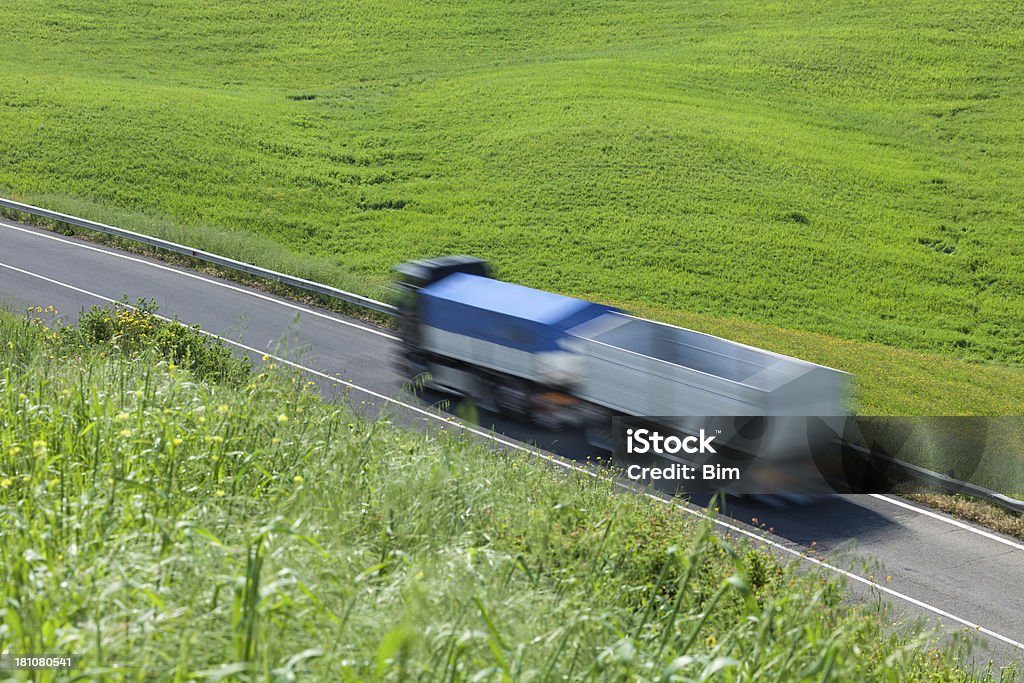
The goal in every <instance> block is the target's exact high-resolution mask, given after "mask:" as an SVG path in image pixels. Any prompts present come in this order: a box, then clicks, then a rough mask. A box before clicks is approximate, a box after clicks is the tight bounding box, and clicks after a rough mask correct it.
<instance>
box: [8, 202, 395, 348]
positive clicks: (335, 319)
mask: <svg viewBox="0 0 1024 683" xmlns="http://www.w3.org/2000/svg"><path fill="white" fill-rule="evenodd" d="M0 226H3V227H5V228H10V229H11V230H17V231H18V232H23V233H25V234H27V235H33V236H35V237H40V238H42V239H47V240H53V241H55V242H62V243H64V244H67V245H70V246H73V247H81V248H82V249H88V250H90V251H97V252H99V253H101V254H106V255H108V256H114V257H116V258H120V259H124V260H126V261H134V262H135V263H141V264H143V265H146V266H152V267H153V268H159V269H160V270H166V271H170V272H172V273H176V274H177V275H183V276H185V277H190V278H192V279H193V280H200V281H202V282H205V283H207V284H210V285H215V286H217V287H223V288H224V289H230V290H231V291H233V292H239V293H241V294H247V295H248V296H252V297H255V298H257V299H262V300H264V301H270V302H272V303H275V304H280V305H281V306H285V307H287V308H291V309H293V310H296V311H301V312H303V313H308V314H310V315H315V316H317V317H318V318H324V319H325V320H330V321H331V322H335V323H340V324H342V325H348V326H349V327H354V328H356V329H359V330H363V331H364V332H369V333H370V334H375V335H377V336H378V337H384V338H386V339H395V340H397V339H398V337H396V336H395V335H393V334H388V333H387V332H385V331H383V330H379V329H377V328H375V327H369V326H367V325H360V324H359V323H354V322H352V321H350V320H345V319H344V318H340V317H337V316H333V315H328V314H327V313H324V312H323V311H318V310H316V309H315V308H310V307H308V306H302V305H300V304H296V303H292V302H291V301H284V300H282V299H278V298H275V297H272V296H267V295H266V294H262V293H260V292H257V291H255V290H253V289H250V288H246V287H238V286H235V285H231V284H228V283H227V282H224V281H222V280H215V279H212V278H208V277H204V276H202V275H199V274H197V273H192V272H189V271H187V270H182V269H180V268H172V267H171V266H165V265H163V264H162V263H153V262H152V261H147V260H146V259H141V258H136V257H135V256H129V255H128V254H122V253H119V252H116V251H110V250H109V249H101V248H100V247H94V246H92V245H91V244H85V243H83V242H80V241H78V240H70V239H67V238H66V237H58V236H57V235H47V234H45V233H41V232H39V231H38V230H29V229H28V228H23V227H21V226H19V225H12V224H10V223H7V222H4V221H0Z"/></svg>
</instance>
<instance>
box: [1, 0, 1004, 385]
mask: <svg viewBox="0 0 1024 683" xmlns="http://www.w3.org/2000/svg"><path fill="white" fill-rule="evenodd" d="M0 18H2V19H3V21H4V25H5V26H6V27H7V28H6V31H5V40H4V41H3V43H2V44H0V64H2V67H3V68H2V69H0V149H2V150H3V154H2V157H0V190H2V191H3V192H4V193H5V194H8V195H16V196H20V197H24V198H27V199H32V200H37V201H40V202H44V203H46V204H48V205H50V206H53V207H55V208H59V209H61V208H63V209H81V208H82V207H83V206H84V207H88V206H89V205H90V204H91V203H94V204H95V205H96V206H97V207H100V208H99V210H98V211H99V213H101V214H102V211H103V210H105V209H107V208H111V209H115V210H121V211H123V212H124V216H126V218H125V220H122V221H121V222H122V223H125V224H127V225H129V226H132V225H136V224H138V225H146V224H147V223H148V222H149V221H152V220H154V219H160V218H166V219H167V220H168V221H169V222H170V223H171V224H172V225H173V226H174V227H173V231H177V232H179V233H180V234H183V235H187V236H189V237H190V238H192V237H195V239H192V241H194V242H197V243H199V244H201V245H203V246H209V245H230V244H233V245H235V247H234V249H233V251H234V255H238V256H246V255H250V256H252V260H256V261H261V262H263V261H271V262H272V261H275V260H281V259H284V260H286V261H288V260H290V261H293V262H295V263H300V262H301V261H302V260H303V259H305V258H306V257H316V258H317V261H316V263H317V269H319V270H321V271H324V272H325V273H327V272H332V273H333V275H331V276H330V279H332V280H333V281H346V282H352V281H357V282H361V283H362V285H361V287H360V288H361V289H362V290H363V291H369V290H373V288H374V287H375V286H379V285H380V284H381V283H382V282H384V280H385V278H386V277H387V270H388V268H389V267H390V266H391V265H392V264H394V263H395V262H398V261H400V260H403V259H406V258H410V257H419V256H425V255H434V254H439V253H446V252H471V253H474V254H479V255H481V256H486V257H489V258H491V259H493V260H494V261H495V262H496V263H497V265H498V267H499V269H500V271H501V273H502V274H503V275H504V276H506V277H508V278H510V279H513V280H516V281H519V282H523V283H526V284H530V285H535V286H540V287H544V288H549V289H554V290H558V291H563V292H568V293H573V294H579V295H585V296H588V297H591V298H595V299H600V300H606V301H614V302H620V303H622V304H625V305H627V306H631V307H644V308H645V309H648V310H650V311H653V312H654V313H655V314H658V315H659V317H671V316H672V315H673V314H674V312H677V311H683V312H686V314H687V315H701V316H707V317H708V318H710V319H713V320H718V319H723V320H736V319H742V320H745V321H747V322H750V323H753V324H761V325H765V326H766V327H765V329H769V330H771V329H775V328H782V329H798V330H805V331H811V332H817V333H822V334H825V335H828V336H830V337H835V338H840V339H846V340H854V341H862V342H863V341H868V342H879V343H881V344H884V345H888V346H892V347H899V348H904V349H908V350H916V351H924V352H928V353H937V354H943V355H945V356H948V357H952V358H961V359H974V360H988V361H997V362H1000V363H1006V364H1012V365H1019V364H1020V363H1021V362H1022V361H1024V296H1022V295H1024V269H1022V268H1020V261H1021V258H1022V256H1024V227H1022V226H1021V222H1020V207H1021V206H1022V205H1024V189H1022V185H1021V183H1020V182H1019V179H1020V178H1021V177H1022V174H1024V124H1022V123H1021V121H1020V117H1019V115H1018V114H1019V111H1020V109H1021V108H1022V104H1024V81H1021V79H1019V78H1017V77H1016V76H1017V74H1019V73H1020V71H1021V69H1022V68H1024V19H1022V17H1021V15H1020V13H1019V12H1016V11H1015V8H1014V6H1013V5H1012V4H998V3H988V2H970V3H967V4H962V3H961V4H956V5H936V3H931V2H923V1H917V0H915V1H911V2H907V3H901V4H900V5H899V6H894V5H889V4H886V3H877V2H876V3H864V2H860V1H859V0H858V1H852V0H850V1H839V0H830V1H828V2H822V3H815V4H814V5H813V6H810V5H805V6H791V5H787V4H784V3H754V2H749V1H746V2H738V1H732V2H730V1H721V2H687V3H679V2H671V3H667V2H666V3H659V2H638V3H630V5H629V6H628V7H627V6H622V5H618V4H613V3H606V2H585V3H576V4H563V5H559V4H557V3H550V2H524V3H517V4H516V5H515V6H514V7H508V6H507V4H506V3H496V2H488V1H486V0H473V1H471V2H463V3H445V2H438V3H429V4H415V5H410V4H404V3H391V4H385V5H383V6H381V5H380V4H379V3H365V2H353V3H345V4H343V5H342V4H336V3H327V2H308V1H302V2H298V1H291V2H272V3H263V4H260V5H258V6H254V5H252V4H251V3H242V2H237V1H233V0H229V1H226V2H221V3H216V4H215V5H214V6H209V4H208V3H199V2H188V1H182V2H174V3H141V4H139V3H136V4H133V5H131V6H130V7H128V6H123V5H120V4H116V3H115V4H111V3H109V2H99V1H98V0H87V1H85V2H80V3H74V4H72V3H46V4H45V5H44V4H41V3H39V2H34V1H32V0H10V1H9V2H6V3H5V4H4V6H3V8H2V9H0ZM83 212H84V213H90V211H88V210H84V211H83ZM94 215H95V214H94ZM249 235H253V236H256V237H258V238H259V239H257V240H256V241H255V242H254V243H253V244H252V245H250V244H248V240H249V237H248V236H249ZM273 245H277V246H276V247H275V246H273ZM275 251H276V252H281V253H284V252H290V253H291V254H292V255H291V256H288V257H285V256H279V255H278V254H275V253H274V252H275ZM850 364H851V365H856V362H851V363H850ZM874 370H875V371H876V372H879V371H881V370H882V369H881V368H874ZM882 374H887V373H884V372H883V373H882ZM1013 379H1014V381H1013V387H1012V388H1011V389H1010V390H1009V391H1010V392H1011V394H1012V395H1013V396H1014V398H1015V399H1016V400H1019V398H1020V397H1021V395H1022V390H1021V380H1020V378H1019V377H1017V376H1013ZM882 403H883V404H884V402H882Z"/></svg>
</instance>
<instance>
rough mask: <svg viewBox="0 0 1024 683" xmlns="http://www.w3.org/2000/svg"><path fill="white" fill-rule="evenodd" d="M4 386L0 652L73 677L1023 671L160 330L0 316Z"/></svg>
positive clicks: (758, 555)
mask: <svg viewBox="0 0 1024 683" xmlns="http://www.w3.org/2000/svg"><path fill="white" fill-rule="evenodd" d="M112 341H116V344H115V343H112ZM0 368H2V370H0V373H2V374H0V518H2V519H3V520H4V523H3V524H0V651H5V652H6V651H14V652H52V653H64V652H74V653H77V654H80V655H81V656H82V662H81V671H80V673H81V674H82V677H81V678H80V679H79V680H82V679H87V680H105V681H110V680H125V681H128V680H155V679H160V680H175V681H184V680H225V679H229V680H240V681H246V680H251V681H256V680H260V681H271V680H274V681H287V680H332V681H337V680H341V681H346V680H350V681H356V680H359V681H362V680H394V681H403V680H446V681H464V680H465V681H468V680H503V681H507V680H517V681H519V680H522V681H528V680H544V681H547V680H595V681H598V680H608V681H627V680H661V681H696V680H712V679H713V680H723V681H747V680H787V681H817V682H824V681H832V680H835V681H846V680H886V681H904V680H919V681H925V680H927V681H934V682H938V681H986V682H987V681H1006V682H1008V681H1011V680H1014V678H1015V677H1016V675H1017V671H1016V669H1007V670H1004V671H1002V672H997V671H994V670H992V669H987V670H971V669H970V668H969V667H966V666H965V665H964V662H965V660H964V659H962V658H963V657H964V656H966V655H967V651H966V650H964V649H963V648H964V647H965V642H966V641H963V640H960V638H957V640H958V641H960V642H959V643H950V642H948V641H946V642H939V641H938V640H937V639H936V638H935V636H934V634H931V633H930V632H928V631H927V630H924V629H922V628H920V627H919V626H918V627H914V626H908V625H906V624H904V625H902V626H899V627H893V626H892V625H891V624H890V617H889V615H888V614H887V613H886V611H885V609H884V608H883V607H882V601H881V600H879V601H877V602H876V601H867V602H865V603H862V604H857V605H852V604H849V603H848V602H847V601H844V600H842V597H841V596H842V595H843V594H844V591H843V586H842V585H841V584H839V583H837V582H836V581H835V580H834V579H832V578H830V577H828V576H821V575H816V574H814V573H807V572H797V571H795V567H794V566H792V565H782V564H780V563H779V562H778V561H777V560H776V559H775V558H773V557H772V556H771V555H767V554H765V553H764V552H763V551H761V550H759V549H756V548H753V547H750V546H747V545H745V544H743V543H737V542H735V541H731V540H727V539H724V538H722V537H720V536H717V535H715V534H714V533H712V532H711V531H710V529H709V527H707V526H705V525H702V524H700V523H698V522H697V521H695V520H694V518H692V517H688V516H686V515H680V514H676V513H672V512H671V511H670V510H668V509H667V508H665V507H664V506H662V505H660V504H658V503H656V502H654V501H652V500H650V499H647V498H644V497H641V496H627V495H621V494H619V493H616V492H614V491H613V489H612V487H611V486H610V484H609V483H608V482H606V481H601V480H595V479H591V478H589V477H586V476H581V475H577V474H568V473H560V472H555V471H553V470H551V469H549V468H547V467H544V466H542V465H540V464H538V463H537V462H536V461H533V460H531V459H529V458H527V457H525V456H522V455H517V454H513V453H506V454H500V455H496V454H494V453H490V452H485V451H483V450H482V449H481V447H480V446H478V445H474V444H473V443H471V442H467V441H465V440H463V439H461V438H459V437H457V436H455V435H446V434H444V433H443V432H442V433H441V434H435V435H430V436H427V435H423V434H413V433H408V432H403V431H400V430H398V429H396V428H394V427H393V426H391V425H389V424H387V422H386V421H377V422H373V423H371V422H366V421H363V420H360V419H357V418H355V417H353V415H352V414H351V413H349V412H347V410H346V409H345V408H343V407H340V406H332V405H325V404H323V403H321V402H320V401H319V399H318V398H317V397H316V396H315V394H313V393H312V392H311V391H308V389H309V387H307V386H305V385H304V384H303V382H302V381H301V379H299V378H296V377H294V376H291V375H289V374H287V373H282V372H281V370H280V369H277V368H274V367H273V365H272V364H270V365H267V364H264V366H263V367H260V368H257V369H256V370H255V371H252V372H251V373H250V371H249V368H248V367H247V366H246V365H245V364H244V363H242V362H240V361H238V360H231V359H230V355H229V354H227V352H226V351H225V350H223V349H221V348H217V347H213V346H210V345H209V344H208V343H206V342H203V341H202V340H201V338H200V337H199V336H198V335H197V334H196V333H194V332H192V333H190V332H188V331H186V330H184V329H183V328H170V327H168V326H166V325H163V324H161V323H159V322H157V321H155V320H154V319H153V318H152V317H150V316H148V315H146V314H145V313H130V312H121V313H116V312H114V311H109V310H108V311H102V310H99V311H95V312H94V313H92V314H90V315H89V316H88V317H87V319H86V323H85V324H84V325H82V327H81V328H79V329H65V331H63V332H59V333H57V334H53V333H52V332H50V331H48V330H45V329H43V328H41V327H38V326H36V325H33V324H31V323H28V322H27V321H26V320H24V319H20V318H16V317H14V316H10V315H7V314H0ZM257 373H258V374H257ZM26 679H27V678H25V677H23V678H22V679H21V680H26ZM34 680H40V681H48V680H56V678H54V677H50V676H48V675H47V674H43V675H39V676H36V677H35V679H34Z"/></svg>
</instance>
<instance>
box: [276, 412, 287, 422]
mask: <svg viewBox="0 0 1024 683" xmlns="http://www.w3.org/2000/svg"><path fill="white" fill-rule="evenodd" d="M277 421H278V422H280V423H282V424H284V423H285V422H287V421H288V416H287V415H285V414H284V413H281V414H280V415H278V416H277Z"/></svg>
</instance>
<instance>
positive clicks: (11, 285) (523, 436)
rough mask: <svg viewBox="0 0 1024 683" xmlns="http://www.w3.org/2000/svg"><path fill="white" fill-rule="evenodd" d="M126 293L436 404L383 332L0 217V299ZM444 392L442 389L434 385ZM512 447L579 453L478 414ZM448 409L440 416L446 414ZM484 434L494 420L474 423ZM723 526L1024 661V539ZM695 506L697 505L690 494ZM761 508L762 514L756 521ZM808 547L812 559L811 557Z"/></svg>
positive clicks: (393, 403) (908, 525)
mask: <svg viewBox="0 0 1024 683" xmlns="http://www.w3.org/2000/svg"><path fill="white" fill-rule="evenodd" d="M125 295H127V297H128V299H129V300H130V301H134V300H136V299H137V298H139V297H144V298H153V299H156V300H157V302H158V303H159V305H160V313H161V314H163V315H166V316H170V317H177V318H179V319H180V320H181V321H182V322H186V323H189V324H192V323H198V324H199V325H201V326H202V328H203V329H204V330H207V331H209V332H212V333H215V334H217V335H220V336H222V337H224V338H225V339H227V340H230V341H232V342H234V343H235V345H236V347H237V348H239V349H240V350H243V351H245V352H248V353H251V354H262V353H271V354H273V355H279V356H282V357H284V358H287V359H288V360H290V362H292V363H294V364H296V365H298V366H301V367H302V368H305V369H307V370H309V371H311V372H312V373H314V376H315V377H316V378H317V379H318V381H319V384H320V385H321V388H322V390H323V391H324V392H325V394H326V395H327V396H329V397H331V398H334V399H338V398H340V395H341V394H344V395H345V396H347V398H348V400H351V401H353V402H354V403H355V405H357V406H361V405H362V403H361V402H363V401H366V404H367V405H368V406H373V407H371V408H368V409H369V410H376V409H380V408H381V407H386V409H387V410H388V411H389V413H392V414H396V415H398V416H400V419H402V420H403V421H405V422H415V423H418V426H419V427H421V428H436V425H437V424H438V417H439V413H438V411H437V410H435V409H434V408H432V407H431V406H428V405H426V404H425V403H424V402H423V401H422V400H420V399H416V398H414V397H412V396H410V395H409V393H408V392H407V391H405V382H406V378H404V377H402V376H400V375H399V374H398V373H397V371H396V370H395V369H394V367H393V366H392V362H391V359H392V355H393V352H394V345H395V339H394V337H393V336H392V335H391V334H390V332H389V331H388V330H385V329H381V328H378V327H374V326H372V325H369V324H367V323H365V322H362V321H359V320H354V319H351V318H346V317H343V316H340V315H337V314H334V313H331V312H328V311H324V310H319V309H314V308H311V307H308V306H304V305H301V304H297V303H295V302H292V301H288V300H285V299H282V298H280V297H276V296H272V295H269V294H266V293H263V292H259V291H256V290H253V289H250V288H247V287H244V286H241V285H237V284H234V283H230V282H226V281H223V280H218V279H216V278H212V277H209V276H206V275H203V274H199V273H195V272H193V271H189V270H186V269H183V268H178V267H173V266H169V265H167V264H164V263H161V262H159V261H157V260H154V259H151V258H146V257H140V256H137V255H132V254H127V253H124V252H120V251H117V250H114V249H111V248H108V247H105V246H99V245H96V244H93V243H89V242H85V241H82V240H78V239H74V238H68V237H64V236H61V235H57V234H55V233H52V232H47V231H44V230H40V229H37V228H32V227H28V226H25V225H21V224H17V223H13V222H11V221H0V304H2V305H5V306H7V307H9V308H12V309H14V310H24V309H25V308H27V307H29V306H43V307H46V306H55V307H56V308H57V309H58V310H60V311H61V312H62V313H65V314H68V315H69V317H70V318H71V319H74V318H75V317H76V315H77V313H78V312H79V311H81V310H82V309H83V308H88V307H89V306H92V305H94V304H104V303H107V302H109V301H111V300H117V299H120V298H121V297H122V296H125ZM435 398H438V397H435ZM484 418H485V419H486V420H487V421H486V423H485V424H486V425H487V426H488V427H490V426H492V424H493V427H494V429H495V430H496V431H498V432H500V434H501V435H502V436H500V437H499V441H501V442H502V443H503V446H504V447H510V446H511V447H515V446H516V445H517V444H520V443H529V444H533V445H535V447H536V448H538V449H541V450H542V453H554V454H558V455H559V456H561V458H562V461H563V462H564V461H565V460H571V459H573V458H575V457H580V456H581V454H585V450H584V449H585V446H584V442H583V440H582V438H580V436H579V435H578V434H573V433H571V432H570V433H555V432H547V431H544V430H541V429H538V428H537V427H535V426H529V425H522V424H517V423H514V422H510V421H507V420H501V419H499V418H496V417H494V416H487V415H486V414H485V415H484ZM441 419H443V416H441ZM476 433H477V434H478V436H480V438H488V430H477V432H476ZM728 508H729V509H728V511H727V512H728V515H729V516H726V517H723V516H721V515H720V516H719V519H718V522H717V523H718V524H719V525H720V526H722V527H724V528H725V529H727V530H728V531H731V532H732V533H736V534H745V535H755V536H757V537H758V538H760V539H762V540H761V541H759V542H761V543H765V544H767V545H769V546H771V547H772V548H773V549H774V551H775V552H776V553H779V554H782V555H788V556H793V557H797V558H800V561H802V562H807V563H810V564H814V565H817V566H818V568H819V570H820V571H827V572H837V573H842V574H845V575H846V577H847V580H848V582H849V584H850V587H851V594H852V596H854V599H871V597H872V595H873V594H881V595H882V596H883V597H884V598H885V599H888V600H890V601H891V602H892V603H893V605H894V606H895V607H896V608H897V610H898V611H899V612H900V613H901V614H902V615H904V616H906V617H907V618H917V617H924V618H927V619H929V620H931V621H933V622H934V623H936V624H939V625H941V627H942V628H945V629H948V630H950V631H960V632H963V631H964V630H967V631H971V632H975V633H977V634H978V637H979V639H980V640H982V641H984V642H985V643H987V644H988V647H987V651H983V652H981V653H980V657H981V659H986V658H988V657H989V656H991V657H994V658H995V659H996V660H997V661H1000V662H1007V661H1009V660H1010V659H1024V543H1021V542H1019V541H1016V540H1014V539H1011V538H1008V537H1004V536H1001V535H999V534H995V533H992V532H989V531H987V530H984V529H981V528H979V527H975V526H973V525H971V524H967V523H964V522H960V521H958V520H955V519H953V518H951V517H949V516H947V515H944V514H941V513H936V512H933V511H931V510H926V509H922V508H920V507H919V506H917V505H915V504H912V503H909V502H907V501H904V500H902V499H898V498H893V497H889V496H835V497H834V498H832V499H831V500H829V501H827V502H823V503H820V504H816V505H813V506H810V507H805V508H791V509H788V510H776V509H772V508H769V507H766V506H761V505H758V504H757V503H756V502H754V501H737V500H730V502H729V503H728ZM687 511H688V512H689V513H690V514H703V510H702V509H701V508H699V507H695V506H688V507H687ZM755 518H756V520H757V521H756V522H755V521H754V520H755ZM803 555H807V556H809V557H810V559H803V558H802V556H803Z"/></svg>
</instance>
